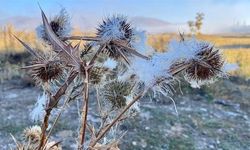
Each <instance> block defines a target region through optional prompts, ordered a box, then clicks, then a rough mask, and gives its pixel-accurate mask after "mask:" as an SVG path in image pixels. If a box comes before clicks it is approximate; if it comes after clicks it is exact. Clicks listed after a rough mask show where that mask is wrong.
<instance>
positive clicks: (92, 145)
mask: <svg viewBox="0 0 250 150" xmlns="http://www.w3.org/2000/svg"><path fill="white" fill-rule="evenodd" d="M145 91H147V90H144V91H143V92H141V93H140V94H138V95H137V96H136V97H135V98H134V99H133V101H131V102H130V103H129V104H128V105H127V106H126V107H125V108H124V109H123V110H122V112H121V113H120V114H119V115H118V116H117V117H116V118H115V119H114V120H113V121H112V122H111V123H110V124H109V125H108V126H107V127H106V128H105V129H104V130H103V131H102V132H101V133H100V134H99V135H98V137H97V138H96V139H95V141H94V142H93V143H91V144H90V147H92V148H93V147H94V146H95V145H96V143H97V142H98V141H99V140H100V139H101V138H103V136H104V135H105V133H106V132H108V131H109V130H110V128H111V127H112V126H113V125H114V124H115V123H116V122H117V121H119V120H120V118H121V117H122V116H123V114H125V113H126V112H127V110H128V109H129V108H130V107H131V106H132V105H133V104H134V103H135V102H136V101H137V100H139V99H140V98H141V97H142V96H143V95H144V94H145Z"/></svg>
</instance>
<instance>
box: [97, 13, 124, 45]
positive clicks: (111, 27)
mask: <svg viewBox="0 0 250 150" xmlns="http://www.w3.org/2000/svg"><path fill="white" fill-rule="evenodd" d="M124 20H125V21H126V20H127V18H126V17H124V16H122V15H118V16H113V17H111V18H109V19H108V20H107V22H106V24H102V27H101V29H102V30H103V31H102V35H101V38H102V40H103V41H111V40H119V39H123V38H125V32H124V31H123V30H122V28H121V24H122V22H123V21H124Z"/></svg>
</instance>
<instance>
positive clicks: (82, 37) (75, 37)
mask: <svg viewBox="0 0 250 150" xmlns="http://www.w3.org/2000/svg"><path fill="white" fill-rule="evenodd" d="M62 40H63V41H66V40H84V41H100V40H99V39H98V38H96V37H89V36H70V37H63V38H62Z"/></svg>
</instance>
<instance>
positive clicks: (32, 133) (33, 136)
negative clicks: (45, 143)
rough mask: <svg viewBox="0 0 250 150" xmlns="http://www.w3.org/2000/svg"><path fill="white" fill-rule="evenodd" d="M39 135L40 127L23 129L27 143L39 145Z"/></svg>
mask: <svg viewBox="0 0 250 150" xmlns="http://www.w3.org/2000/svg"><path fill="white" fill-rule="evenodd" d="M41 133H42V129H41V127H40V126H32V127H28V128H26V129H24V131H23V135H24V137H25V139H26V140H27V141H30V142H31V143H33V144H34V143H37V144H39V142H40V140H41Z"/></svg>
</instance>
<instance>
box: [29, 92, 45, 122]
mask: <svg viewBox="0 0 250 150" xmlns="http://www.w3.org/2000/svg"><path fill="white" fill-rule="evenodd" d="M46 102H47V95H46V93H45V92H43V94H42V95H40V96H38V98H37V102H36V104H35V108H34V109H33V110H32V111H31V113H30V117H31V119H32V120H33V121H39V120H41V119H42V118H43V116H44V114H45V110H44V107H45V105H46Z"/></svg>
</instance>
